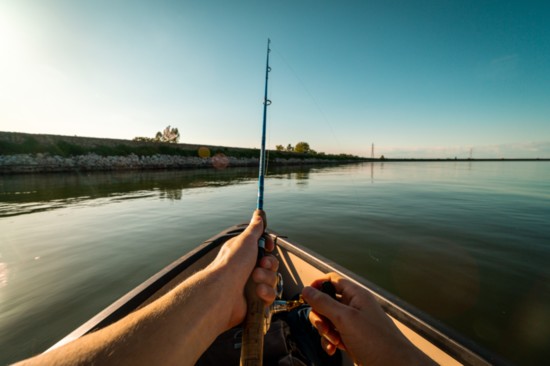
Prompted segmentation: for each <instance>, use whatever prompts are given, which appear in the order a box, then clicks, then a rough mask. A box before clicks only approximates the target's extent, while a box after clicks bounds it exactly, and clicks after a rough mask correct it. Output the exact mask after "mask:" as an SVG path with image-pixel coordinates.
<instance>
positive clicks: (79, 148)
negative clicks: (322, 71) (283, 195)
mask: <svg viewBox="0 0 550 366" xmlns="http://www.w3.org/2000/svg"><path fill="white" fill-rule="evenodd" d="M199 149H201V152H202V154H199ZM15 154H49V155H57V156H62V157H70V156H80V155H86V154H97V155H100V156H127V155H131V154H134V155H137V156H152V155H157V154H159V155H176V156H190V157H191V156H194V157H196V156H202V157H208V156H214V155H216V154H224V155H226V156H230V157H234V158H257V157H259V149H247V148H237V147H224V146H209V145H204V146H202V145H191V144H170V143H160V142H136V141H131V140H116V139H101V138H89V137H76V136H74V137H73V136H58V135H34V134H25V133H13V132H0V155H15ZM268 158H269V160H275V159H277V158H280V159H303V160H307V159H321V160H331V161H335V160H336V161H350V160H357V161H360V160H362V158H359V157H357V156H352V155H348V154H340V155H333V154H307V153H306V154H302V153H296V152H287V151H275V150H270V151H269V155H268Z"/></svg>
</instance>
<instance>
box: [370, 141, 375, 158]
mask: <svg viewBox="0 0 550 366" xmlns="http://www.w3.org/2000/svg"><path fill="white" fill-rule="evenodd" d="M370 158H371V159H374V142H373V143H372V145H371V148H370Z"/></svg>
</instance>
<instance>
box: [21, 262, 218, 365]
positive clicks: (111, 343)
mask: <svg viewBox="0 0 550 366" xmlns="http://www.w3.org/2000/svg"><path fill="white" fill-rule="evenodd" d="M212 272H213V271H203V272H199V273H197V274H195V275H194V276H193V277H191V278H190V279H188V280H187V281H186V282H184V283H183V284H181V285H180V286H178V287H177V288H176V289H174V290H173V291H171V292H170V293H169V294H167V295H165V296H164V297H163V298H161V299H159V300H158V301H156V302H154V303H152V304H150V305H149V306H147V307H145V308H143V309H141V310H139V311H137V312H135V313H133V314H131V315H129V316H128V317H126V318H124V319H123V320H121V321H119V322H117V323H115V324H113V325H111V326H109V327H107V328H105V329H103V330H101V331H98V332H96V333H92V334H90V335H88V336H85V337H83V338H81V339H78V340H76V341H74V342H72V343H69V344H67V345H66V346H64V347H61V348H59V349H56V350H53V351H51V352H48V353H46V354H42V355H40V356H37V357H35V358H32V359H30V360H27V361H24V362H22V363H21V365H35V364H36V365H38V364H40V365H48V364H55V365H65V364H66V365H79V364H82V365H84V364H92V363H96V364H102V365H103V364H105V365H109V364H113V365H114V364H132V365H151V364H166V365H169V364H180V365H182V364H189V365H192V364H194V363H195V362H196V360H197V359H198V358H199V357H200V355H201V354H202V353H203V352H204V350H206V348H207V347H208V346H209V345H210V344H211V343H212V341H213V340H214V339H215V338H216V336H217V335H218V334H220V333H221V332H222V331H223V330H224V326H226V324H223V322H220V319H224V317H225V318H229V314H228V315H226V316H224V311H226V310H225V309H224V304H223V299H220V298H219V296H220V293H219V289H218V286H219V281H217V275H215V274H214V275H213V273H212Z"/></svg>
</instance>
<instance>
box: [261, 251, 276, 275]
mask: <svg viewBox="0 0 550 366" xmlns="http://www.w3.org/2000/svg"><path fill="white" fill-rule="evenodd" d="M260 267H262V268H265V269H268V270H271V271H273V272H276V271H277V269H279V261H278V260H277V258H275V257H274V256H272V255H266V256H264V257H263V258H262V259H261V260H260Z"/></svg>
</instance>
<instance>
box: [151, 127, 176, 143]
mask: <svg viewBox="0 0 550 366" xmlns="http://www.w3.org/2000/svg"><path fill="white" fill-rule="evenodd" d="M155 138H156V139H158V141H160V142H170V143H173V144H177V143H178V142H179V140H180V133H179V131H178V129H177V128H171V127H170V125H168V126H167V127H166V128H165V129H164V131H162V133H161V132H160V131H159V132H157V135H156V136H155Z"/></svg>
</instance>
